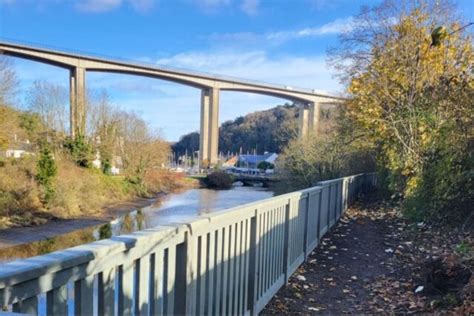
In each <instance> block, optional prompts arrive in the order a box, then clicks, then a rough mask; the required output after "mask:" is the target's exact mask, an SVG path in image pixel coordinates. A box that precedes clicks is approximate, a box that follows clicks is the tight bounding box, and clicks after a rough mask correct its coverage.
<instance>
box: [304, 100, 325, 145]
mask: <svg viewBox="0 0 474 316" xmlns="http://www.w3.org/2000/svg"><path fill="white" fill-rule="evenodd" d="M319 112H320V104H319V103H318V102H310V103H308V104H301V105H300V122H299V137H300V138H303V137H306V136H308V135H309V134H310V133H315V134H316V133H317V132H318V123H319Z"/></svg>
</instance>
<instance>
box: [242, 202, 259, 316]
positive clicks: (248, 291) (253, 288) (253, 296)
mask: <svg viewBox="0 0 474 316" xmlns="http://www.w3.org/2000/svg"><path fill="white" fill-rule="evenodd" d="M259 221H260V214H259V212H258V209H257V210H255V216H253V217H252V218H251V219H250V220H249V222H248V223H247V228H248V229H249V233H250V235H249V237H250V238H249V239H248V242H247V249H248V251H249V254H248V256H247V257H246V267H247V269H248V274H247V277H246V278H245V283H246V284H245V287H244V289H245V295H244V299H245V303H244V309H245V311H246V310H247V309H248V310H250V313H251V314H252V315H254V314H256V311H255V303H256V301H257V286H258V257H259V256H260V254H259V252H260V249H259V248H258V244H259V238H260V237H259V236H260V232H259V223H258V222H259Z"/></svg>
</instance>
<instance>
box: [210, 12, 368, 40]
mask: <svg viewBox="0 0 474 316" xmlns="http://www.w3.org/2000/svg"><path fill="white" fill-rule="evenodd" d="M359 23H361V22H359V21H357V20H356V19H354V18H353V17H347V18H342V19H336V20H334V21H332V22H329V23H326V24H323V25H321V26H315V27H307V28H303V29H299V30H283V31H277V32H268V33H254V32H236V33H213V34H211V35H209V36H208V37H207V38H208V39H209V40H210V41H211V43H220V44H222V43H225V44H226V45H231V46H236V45H242V44H243V43H246V44H255V43H258V44H259V46H265V45H267V46H268V45H281V44H283V43H285V42H288V41H291V40H295V39H301V38H311V37H319V36H325V35H337V34H340V33H344V32H350V31H352V30H353V29H354V28H355V27H357V25H358V24H359Z"/></svg>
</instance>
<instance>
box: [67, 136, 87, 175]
mask: <svg viewBox="0 0 474 316" xmlns="http://www.w3.org/2000/svg"><path fill="white" fill-rule="evenodd" d="M64 147H65V148H67V149H69V152H70V154H71V156H72V160H73V161H74V162H75V163H76V164H77V165H78V166H79V167H84V168H89V167H90V165H91V161H92V160H94V158H93V157H94V155H93V151H92V146H91V145H90V144H88V143H87V141H86V138H85V137H84V136H83V135H78V136H77V137H76V138H75V139H72V140H71V139H70V140H68V141H66V142H65V144H64Z"/></svg>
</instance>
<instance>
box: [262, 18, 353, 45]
mask: <svg viewBox="0 0 474 316" xmlns="http://www.w3.org/2000/svg"><path fill="white" fill-rule="evenodd" d="M355 26H356V21H355V19H354V18H353V17H348V18H343V19H336V20H334V21H332V22H329V23H326V24H323V25H321V26H317V27H308V28H304V29H301V30H295V31H282V32H273V33H268V34H266V35H265V38H266V39H268V40H277V41H288V40H292V39H298V38H303V37H316V36H322V35H331V34H332V35H334V34H340V33H344V32H350V31H351V30H353V29H354V27H355Z"/></svg>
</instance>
